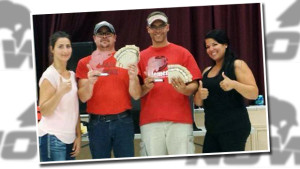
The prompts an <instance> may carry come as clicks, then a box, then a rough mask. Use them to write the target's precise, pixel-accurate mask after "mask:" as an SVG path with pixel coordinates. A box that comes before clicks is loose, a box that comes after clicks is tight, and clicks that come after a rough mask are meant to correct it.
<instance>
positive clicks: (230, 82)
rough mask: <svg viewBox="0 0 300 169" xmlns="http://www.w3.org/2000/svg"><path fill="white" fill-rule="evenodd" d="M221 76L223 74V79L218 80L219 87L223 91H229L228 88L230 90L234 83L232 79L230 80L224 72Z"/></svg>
mask: <svg viewBox="0 0 300 169" xmlns="http://www.w3.org/2000/svg"><path fill="white" fill-rule="evenodd" d="M222 76H223V78H224V80H222V81H221V82H220V87H221V88H222V89H223V90H224V91H230V90H232V89H233V85H234V84H233V82H234V81H233V80H231V79H230V78H229V77H227V76H226V75H225V73H224V72H222Z"/></svg>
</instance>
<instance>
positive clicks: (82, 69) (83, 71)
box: [76, 59, 88, 79]
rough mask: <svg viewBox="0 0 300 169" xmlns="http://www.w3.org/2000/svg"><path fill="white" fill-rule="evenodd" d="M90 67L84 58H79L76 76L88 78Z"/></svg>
mask: <svg viewBox="0 0 300 169" xmlns="http://www.w3.org/2000/svg"><path fill="white" fill-rule="evenodd" d="M87 73H88V68H87V65H86V63H85V62H84V60H83V59H81V60H79V62H78V64H77V67H76V78H79V79H87Z"/></svg>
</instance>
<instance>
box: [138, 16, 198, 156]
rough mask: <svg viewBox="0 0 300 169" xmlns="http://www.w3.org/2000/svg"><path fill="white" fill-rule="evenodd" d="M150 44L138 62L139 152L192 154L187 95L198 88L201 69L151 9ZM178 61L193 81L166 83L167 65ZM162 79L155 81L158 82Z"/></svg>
mask: <svg viewBox="0 0 300 169" xmlns="http://www.w3.org/2000/svg"><path fill="white" fill-rule="evenodd" d="M147 23H148V26H147V31H148V33H149V35H150V37H151V39H152V45H151V46H150V47H148V48H147V49H145V50H143V51H142V52H141V60H140V62H139V64H138V67H139V75H140V76H141V78H142V79H143V85H142V98H141V113H140V126H141V135H142V144H141V149H142V151H141V152H142V155H151V156H152V155H167V154H169V155H170V154H172V155H174V154H190V153H194V144H193V138H194V137H193V127H192V123H193V120H192V111H191V108H190V102H189V96H190V95H192V94H194V92H195V91H196V90H197V88H198V82H197V80H198V79H200V78H202V76H201V72H200V70H199V68H198V66H197V63H196V61H195V59H194V57H193V56H192V54H191V53H190V52H189V51H188V50H187V49H185V48H183V47H181V46H178V45H176V44H173V43H170V42H169V41H168V39H167V33H168V31H169V24H168V17H167V16H166V14H165V13H163V12H158V11H156V12H152V13H151V14H149V16H148V18H147ZM171 64H180V65H181V66H184V67H186V68H187V69H188V70H189V71H190V73H191V74H192V76H193V78H192V80H193V81H192V82H190V83H187V84H186V83H184V82H183V81H182V80H181V79H179V78H176V79H172V83H171V84H169V83H168V79H167V78H168V67H167V65H171ZM158 80H159V81H161V82H157V81H158Z"/></svg>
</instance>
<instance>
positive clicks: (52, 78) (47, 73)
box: [39, 68, 58, 89]
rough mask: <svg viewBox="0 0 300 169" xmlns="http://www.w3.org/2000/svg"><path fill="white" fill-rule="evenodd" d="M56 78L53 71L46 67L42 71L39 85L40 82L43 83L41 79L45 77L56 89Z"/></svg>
mask: <svg viewBox="0 0 300 169" xmlns="http://www.w3.org/2000/svg"><path fill="white" fill-rule="evenodd" d="M57 78H58V77H56V76H55V72H53V71H52V70H51V69H50V68H48V69H47V70H46V71H45V72H44V73H43V75H42V77H41V78H40V81H39V86H41V85H42V83H43V81H44V80H45V79H47V80H48V81H49V82H50V84H51V85H52V86H53V87H54V88H55V89H56V88H57V84H58V82H57Z"/></svg>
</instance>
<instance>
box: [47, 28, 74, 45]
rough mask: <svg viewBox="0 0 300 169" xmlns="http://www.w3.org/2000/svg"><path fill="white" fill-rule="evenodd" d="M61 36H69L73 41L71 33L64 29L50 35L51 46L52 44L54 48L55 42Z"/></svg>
mask: <svg viewBox="0 0 300 169" xmlns="http://www.w3.org/2000/svg"><path fill="white" fill-rule="evenodd" d="M59 38H68V39H69V40H70V41H71V37H70V35H69V34H67V33H66V32H63V31H57V32H54V33H53V34H52V35H51V36H50V39H49V46H52V47H53V48H54V46H55V43H56V41H57V40H58V39H59Z"/></svg>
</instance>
